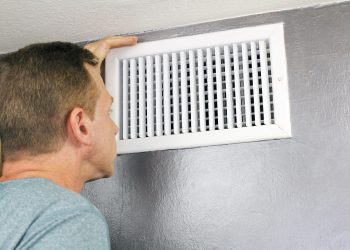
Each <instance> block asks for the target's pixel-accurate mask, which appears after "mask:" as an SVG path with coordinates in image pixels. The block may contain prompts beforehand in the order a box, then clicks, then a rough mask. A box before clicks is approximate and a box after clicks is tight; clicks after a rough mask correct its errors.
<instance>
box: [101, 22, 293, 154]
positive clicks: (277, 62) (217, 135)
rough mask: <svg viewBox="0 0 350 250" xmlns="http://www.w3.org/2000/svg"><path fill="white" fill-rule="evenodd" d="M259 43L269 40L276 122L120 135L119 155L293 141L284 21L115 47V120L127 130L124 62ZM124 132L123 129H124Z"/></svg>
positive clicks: (110, 64)
mask: <svg viewBox="0 0 350 250" xmlns="http://www.w3.org/2000/svg"><path fill="white" fill-rule="evenodd" d="M258 40H268V41H269V49H270V61H271V72H272V73H271V76H272V92H273V108H274V110H273V111H274V124H270V125H262V126H253V127H242V128H233V129H223V130H213V131H204V132H201V131H200V130H199V124H198V132H191V133H188V134H181V133H180V134H176V135H173V134H172V135H162V136H157V135H156V134H155V136H153V137H147V136H146V137H145V138H136V139H127V140H122V139H120V138H119V135H117V136H116V140H117V142H118V150H119V152H118V154H124V153H133V152H144V151H153V150H164V149H176V148H189V147H198V146H209V145H219V144H228V143H240V142H249V141H260V140H269V139H280V138H290V137H291V136H292V135H291V126H290V111H289V94H288V77H287V65H286V55H285V48H284V33H283V23H277V24H269V25H262V26H255V27H247V28H241V29H234V30H225V31H218V32H212V33H206V34H199V35H193V36H185V37H177V38H171V39H164V40H158V41H151V42H145V43H139V44H137V45H136V46H133V47H123V48H118V49H112V50H111V51H110V53H109V54H108V56H107V58H106V67H105V70H106V74H105V77H106V88H107V90H108V91H109V92H110V94H111V95H112V96H113V97H114V100H115V102H114V103H113V105H112V110H113V111H112V114H111V117H112V119H113V120H114V121H115V122H116V124H118V125H120V126H122V124H121V123H120V121H121V120H122V119H121V110H122V105H123V103H122V96H123V93H122V90H121V85H122V75H123V74H121V73H122V68H121V65H122V61H123V60H124V59H130V58H140V57H146V56H149V55H160V54H164V53H167V54H169V57H171V53H172V52H180V51H184V50H185V51H190V50H197V49H198V48H203V49H204V48H207V47H212V48H214V47H217V46H223V45H226V44H240V43H244V42H251V41H258ZM150 52H151V53H150ZM124 75H125V74H124ZM145 86H146V83H145ZM241 87H242V86H241ZM188 94H189V93H188ZM197 101H198V99H197ZM179 105H181V104H179ZM189 105H190V103H189ZM154 113H155V112H154ZM133 119H135V117H134V118H133ZM136 119H137V118H136ZM196 121H197V120H196ZM121 130H122V131H123V128H121Z"/></svg>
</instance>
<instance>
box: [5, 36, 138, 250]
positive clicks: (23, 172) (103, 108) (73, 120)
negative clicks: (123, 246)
mask: <svg viewBox="0 0 350 250" xmlns="http://www.w3.org/2000/svg"><path fill="white" fill-rule="evenodd" d="M136 42H137V38H136V37H133V36H130V37H107V38H104V39H102V40H100V41H97V42H95V43H91V44H88V45H86V46H85V49H83V48H80V47H79V46H77V45H74V44H71V43H61V42H54V43H46V44H35V45H31V46H27V47H25V48H23V49H21V50H18V51H16V52H14V53H10V54H8V55H6V56H5V57H3V58H1V59H0V139H1V147H0V148H1V150H2V152H1V158H2V159H1V160H0V164H1V163H2V167H0V170H1V171H2V173H1V177H0V211H1V212H0V249H109V248H110V242H109V233H108V227H107V224H106V221H105V219H104V217H103V216H102V215H101V213H100V212H99V211H98V210H97V208H96V207H94V206H93V205H92V204H91V203H90V202H88V201H87V200H86V199H85V198H83V197H82V196H81V195H80V194H79V192H80V191H81V190H82V188H83V186H84V183H85V182H87V181H91V180H96V179H99V178H104V177H109V176H111V175H112V174H113V166H114V164H113V162H114V159H115V156H116V145H115V135H116V134H117V133H118V127H117V126H116V124H114V122H113V121H112V119H111V118H110V117H109V109H110V107H111V104H112V97H111V96H110V95H109V94H108V92H107V90H106V88H105V86H104V83H103V80H102V78H101V76H100V65H101V63H102V61H103V60H104V58H105V56H106V55H107V53H108V51H109V49H110V48H113V47H121V46H129V45H134V44H135V43H136Z"/></svg>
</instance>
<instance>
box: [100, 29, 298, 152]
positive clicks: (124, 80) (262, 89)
mask: <svg viewBox="0 0 350 250" xmlns="http://www.w3.org/2000/svg"><path fill="white" fill-rule="evenodd" d="M283 36H284V35H283V24H273V25H265V26H258V27H252V28H244V29H236V30H228V31H222V32H215V33H208V34H201V35H195V36H188V37H180V38H173V39H167V40H159V41H153V42H146V43H139V44H138V45H136V46H134V47H126V48H120V49H113V50H112V51H111V52H110V53H109V55H108V57H107V60H106V86H107V89H108V90H109V92H110V93H111V94H112V95H113V96H114V99H115V100H116V102H115V103H114V105H113V113H112V118H113V119H114V120H115V122H116V123H117V124H118V125H119V126H120V133H119V134H118V135H117V138H116V139H117V140H118V151H119V153H121V154H122V153H131V152H143V151H152V150H163V149H174V148H187V147H197V146H207V145H218V144H227V143H237V142H248V141H258V140H267V139H277V138H287V137H290V136H291V129H290V118H289V100H288V84H287V70H286V58H285V48H284V37H283Z"/></svg>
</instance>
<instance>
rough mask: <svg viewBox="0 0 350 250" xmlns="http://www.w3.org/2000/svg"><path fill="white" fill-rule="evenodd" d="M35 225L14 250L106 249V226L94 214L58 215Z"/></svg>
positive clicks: (71, 213)
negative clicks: (16, 249)
mask: <svg viewBox="0 0 350 250" xmlns="http://www.w3.org/2000/svg"><path fill="white" fill-rule="evenodd" d="M44 218H45V217H44ZM41 220H43V219H41ZM35 224H37V225H33V227H32V228H31V230H29V233H28V235H24V238H23V240H22V241H21V244H20V246H19V248H18V249H76V250H80V249H84V250H85V249H91V250H94V249H96V250H97V249H98V250H104V249H110V238H109V231H108V226H107V223H106V221H105V219H104V218H103V217H102V215H101V214H99V213H98V212H95V211H79V212H76V211H62V212H60V213H57V214H55V215H54V216H51V218H46V221H45V222H44V223H43V222H40V223H35Z"/></svg>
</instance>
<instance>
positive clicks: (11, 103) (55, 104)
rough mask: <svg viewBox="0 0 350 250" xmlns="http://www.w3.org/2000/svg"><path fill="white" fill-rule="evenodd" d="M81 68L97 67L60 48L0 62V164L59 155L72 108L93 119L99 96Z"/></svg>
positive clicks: (66, 46) (34, 48) (36, 48)
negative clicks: (25, 158) (43, 154)
mask: <svg viewBox="0 0 350 250" xmlns="http://www.w3.org/2000/svg"><path fill="white" fill-rule="evenodd" d="M84 63H87V64H90V65H93V66H96V65H97V64H98V61H97V58H96V57H95V56H94V55H93V54H92V53H91V52H90V51H88V50H86V49H83V48H81V47H79V46H78V45H75V44H72V43H64V42H52V43H41V44H34V45H30V46H27V47H25V48H23V49H20V50H18V51H16V52H13V53H10V54H7V55H6V56H4V57H2V58H1V59H0V140H1V142H2V157H0V160H1V158H2V161H5V160H7V161H14V160H17V159H18V157H19V156H20V155H21V154H22V153H25V154H29V155H38V154H41V153H49V152H54V151H57V150H59V149H60V148H61V146H62V144H63V142H64V139H65V138H66V131H65V124H66V121H67V117H68V115H69V114H70V112H71V111H72V109H73V108H75V107H81V108H83V109H84V110H85V111H86V112H87V113H88V115H89V116H90V117H91V118H92V119H93V117H94V112H95V106H96V102H97V98H98V95H99V93H98V89H97V87H96V85H95V83H94V82H93V81H92V79H91V78H90V75H89V73H88V71H87V70H86V68H85V67H84ZM0 145H1V144H0ZM0 152H1V149H0ZM0 166H1V161H0ZM0 170H1V169H0Z"/></svg>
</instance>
